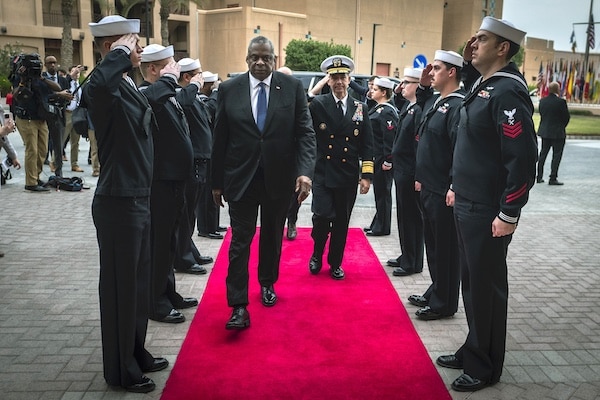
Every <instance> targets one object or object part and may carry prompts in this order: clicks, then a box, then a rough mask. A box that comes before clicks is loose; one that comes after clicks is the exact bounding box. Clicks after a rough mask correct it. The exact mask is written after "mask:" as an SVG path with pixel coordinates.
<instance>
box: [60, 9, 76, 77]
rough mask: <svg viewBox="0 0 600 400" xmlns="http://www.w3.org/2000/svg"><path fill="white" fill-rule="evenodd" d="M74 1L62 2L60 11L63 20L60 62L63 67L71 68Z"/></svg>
mask: <svg viewBox="0 0 600 400" xmlns="http://www.w3.org/2000/svg"><path fill="white" fill-rule="evenodd" d="M73 2H74V0H61V1H60V11H61V14H62V18H63V31H62V40H61V44H60V61H61V64H62V65H63V66H65V67H66V68H69V67H70V66H71V65H73V35H72V34H71V29H72V27H73V24H72V20H71V13H72V12H73V6H74V5H73Z"/></svg>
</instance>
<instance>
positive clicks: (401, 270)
mask: <svg viewBox="0 0 600 400" xmlns="http://www.w3.org/2000/svg"><path fill="white" fill-rule="evenodd" d="M414 273H415V271H410V270H406V269H404V268H402V267H398V268H396V269H395V270H394V272H392V275H394V276H408V275H412V274H414Z"/></svg>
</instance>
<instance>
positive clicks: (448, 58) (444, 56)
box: [433, 50, 463, 68]
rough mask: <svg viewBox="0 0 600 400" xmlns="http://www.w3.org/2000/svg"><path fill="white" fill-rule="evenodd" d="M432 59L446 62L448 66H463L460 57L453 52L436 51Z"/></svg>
mask: <svg viewBox="0 0 600 400" xmlns="http://www.w3.org/2000/svg"><path fill="white" fill-rule="evenodd" d="M433 59H434V60H438V61H443V62H447V63H448V64H452V65H456V66H457V67H461V68H462V66H463V58H462V56H461V55H460V54H458V53H457V52H455V51H446V50H437V51H436V52H435V57H433Z"/></svg>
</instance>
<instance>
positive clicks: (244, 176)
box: [211, 36, 316, 329]
mask: <svg viewBox="0 0 600 400" xmlns="http://www.w3.org/2000/svg"><path fill="white" fill-rule="evenodd" d="M246 63H247V64H248V69H249V72H247V73H245V74H242V75H239V76H237V77H235V78H233V79H230V80H228V81H226V82H223V83H222V84H221V85H220V86H219V97H218V100H217V114H216V119H215V128H214V143H213V150H212V158H211V160H212V169H211V173H212V188H213V198H214V201H215V203H217V204H219V205H220V206H223V200H225V201H227V202H228V203H229V216H230V220H231V231H232V239H231V246H230V248H229V271H228V275H227V280H226V283H227V303H228V304H229V306H230V307H233V313H232V316H231V318H230V319H229V321H228V322H227V324H226V329H244V328H246V327H248V326H250V316H249V314H248V311H247V310H246V307H247V305H248V303H249V301H248V259H249V256H250V243H251V242H252V238H253V237H254V233H255V230H256V219H257V216H258V209H259V207H260V210H261V213H260V225H261V231H260V245H259V246H260V250H259V254H260V256H259V261H258V280H259V282H260V285H261V294H262V303H263V305H265V306H267V307H268V306H273V305H274V304H275V302H276V300H277V295H276V294H275V290H274V287H273V285H274V284H275V282H276V281H277V278H278V276H279V260H280V257H281V242H282V237H283V227H284V223H285V217H286V212H287V209H288V206H289V199H290V196H291V195H292V191H293V190H294V180H295V190H296V192H299V200H298V201H303V200H304V199H306V197H307V196H308V194H309V192H310V189H311V187H312V180H311V177H312V175H313V170H314V162H315V153H316V141H315V133H314V130H313V128H312V123H311V119H310V114H309V113H308V109H307V104H306V97H305V93H304V89H303V87H302V83H301V82H300V81H299V80H298V79H295V78H293V77H291V76H288V75H285V74H282V73H280V72H277V71H275V72H273V67H274V66H275V54H274V48H273V43H271V41H270V40H269V39H267V38H265V37H263V36H257V37H255V38H253V39H252V40H251V41H250V44H249V46H248V54H247V56H246Z"/></svg>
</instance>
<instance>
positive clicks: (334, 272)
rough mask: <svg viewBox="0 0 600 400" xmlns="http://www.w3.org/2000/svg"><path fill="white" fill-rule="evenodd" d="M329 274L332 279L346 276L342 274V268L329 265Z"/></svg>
mask: <svg viewBox="0 0 600 400" xmlns="http://www.w3.org/2000/svg"><path fill="white" fill-rule="evenodd" d="M329 275H331V277H332V278H333V279H335V280H336V281H339V280H342V279H344V277H345V276H346V274H344V270H343V269H342V267H337V268H334V267H331V269H330V270H329Z"/></svg>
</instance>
